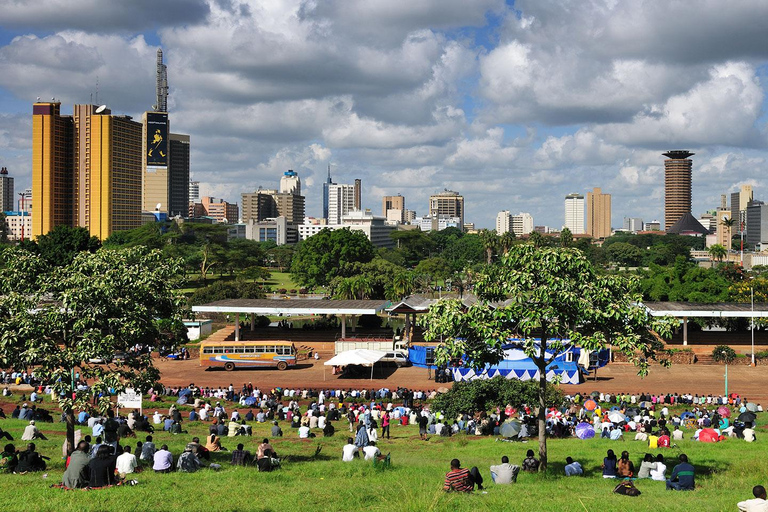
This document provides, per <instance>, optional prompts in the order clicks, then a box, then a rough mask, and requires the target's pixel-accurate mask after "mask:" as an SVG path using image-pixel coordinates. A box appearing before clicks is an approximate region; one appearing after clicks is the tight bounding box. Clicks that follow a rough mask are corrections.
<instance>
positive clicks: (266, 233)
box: [245, 216, 299, 245]
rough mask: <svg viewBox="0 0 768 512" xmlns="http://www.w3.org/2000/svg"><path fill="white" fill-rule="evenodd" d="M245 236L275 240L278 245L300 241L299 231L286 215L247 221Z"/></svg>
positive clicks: (260, 239) (266, 240)
mask: <svg viewBox="0 0 768 512" xmlns="http://www.w3.org/2000/svg"><path fill="white" fill-rule="evenodd" d="M245 238H246V239H248V240H255V241H257V242H274V243H275V244H276V245H286V244H295V243H297V242H298V241H299V231H298V229H297V228H296V226H294V225H293V224H291V223H290V222H288V219H286V218H285V217H282V216H281V217H276V218H273V219H264V220H262V221H255V220H253V219H251V220H250V221H248V222H247V223H245Z"/></svg>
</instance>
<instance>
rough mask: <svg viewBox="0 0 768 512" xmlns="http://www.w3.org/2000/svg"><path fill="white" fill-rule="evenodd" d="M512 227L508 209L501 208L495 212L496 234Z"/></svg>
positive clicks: (501, 233) (506, 231) (505, 231)
mask: <svg viewBox="0 0 768 512" xmlns="http://www.w3.org/2000/svg"><path fill="white" fill-rule="evenodd" d="M511 229H512V216H511V215H510V214H509V210H502V211H500V212H499V213H497V214H496V234H497V235H503V234H504V233H509V231H510V230H511Z"/></svg>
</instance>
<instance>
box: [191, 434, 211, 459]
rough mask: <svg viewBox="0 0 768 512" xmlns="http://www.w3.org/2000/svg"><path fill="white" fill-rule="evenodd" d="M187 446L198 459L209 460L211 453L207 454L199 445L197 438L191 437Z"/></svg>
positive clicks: (206, 450)
mask: <svg viewBox="0 0 768 512" xmlns="http://www.w3.org/2000/svg"><path fill="white" fill-rule="evenodd" d="M189 445H190V446H192V451H193V452H195V455H197V456H198V458H200V459H205V460H211V452H209V451H208V449H207V448H206V447H205V446H203V445H201V444H200V438H199V437H197V436H195V437H193V438H192V441H191V442H190V443H189Z"/></svg>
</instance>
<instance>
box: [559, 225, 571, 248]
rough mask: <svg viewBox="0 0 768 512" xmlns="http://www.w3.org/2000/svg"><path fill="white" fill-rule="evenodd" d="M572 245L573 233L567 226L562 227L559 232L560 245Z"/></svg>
mask: <svg viewBox="0 0 768 512" xmlns="http://www.w3.org/2000/svg"><path fill="white" fill-rule="evenodd" d="M572 245H573V233H571V230H570V229H568V228H563V230H562V231H561V232H560V247H570V246H572Z"/></svg>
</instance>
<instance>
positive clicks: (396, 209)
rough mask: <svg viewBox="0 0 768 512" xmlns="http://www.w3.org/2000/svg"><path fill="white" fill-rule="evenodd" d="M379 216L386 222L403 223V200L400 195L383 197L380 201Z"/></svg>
mask: <svg viewBox="0 0 768 512" xmlns="http://www.w3.org/2000/svg"><path fill="white" fill-rule="evenodd" d="M381 214H382V215H383V216H384V218H386V219H387V220H388V221H396V222H399V223H400V224H404V223H405V198H404V197H403V196H401V195H399V194H398V195H396V196H384V197H383V198H382V199H381Z"/></svg>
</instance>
